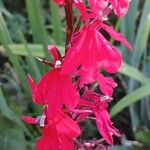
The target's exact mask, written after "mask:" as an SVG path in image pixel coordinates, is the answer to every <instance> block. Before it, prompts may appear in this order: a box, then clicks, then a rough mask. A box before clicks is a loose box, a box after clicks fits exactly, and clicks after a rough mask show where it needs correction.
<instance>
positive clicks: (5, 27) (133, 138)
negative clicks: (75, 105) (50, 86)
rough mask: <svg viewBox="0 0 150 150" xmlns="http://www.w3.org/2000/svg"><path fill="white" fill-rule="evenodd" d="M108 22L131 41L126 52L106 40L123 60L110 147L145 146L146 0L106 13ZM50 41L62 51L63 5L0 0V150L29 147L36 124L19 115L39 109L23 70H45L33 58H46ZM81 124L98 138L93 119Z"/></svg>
mask: <svg viewBox="0 0 150 150" xmlns="http://www.w3.org/2000/svg"><path fill="white" fill-rule="evenodd" d="M77 13H78V12H76V11H75V14H77ZM108 23H111V24H113V25H114V26H115V29H116V31H120V32H122V33H123V34H124V35H125V37H126V38H127V39H128V41H130V42H131V43H132V45H133V52H130V51H128V50H127V49H126V48H125V47H123V46H121V45H120V44H119V43H117V42H116V41H113V39H110V41H111V42H112V44H114V45H115V46H116V47H117V48H118V49H119V50H120V51H121V52H122V55H123V57H124V64H123V66H122V68H121V70H120V72H119V73H118V74H116V75H113V76H114V78H115V80H116V81H117V82H118V87H117V88H116V90H115V92H114V96H113V97H114V101H113V102H112V104H111V105H110V108H109V109H110V114H111V117H112V120H113V121H114V123H115V126H116V127H117V128H118V129H119V130H120V132H121V134H122V138H121V139H119V140H118V139H115V146H114V147H113V148H112V147H110V148H109V149H110V150H128V149H129V150H138V149H141V150H150V97H149V95H150V0H132V2H131V4H130V8H129V12H128V14H127V16H125V17H124V18H121V19H117V18H116V17H114V15H110V20H109V21H108ZM106 36H107V35H106ZM108 38H109V37H108ZM49 43H55V44H57V45H58V48H59V49H60V50H61V52H62V53H63V52H64V48H63V47H64V43H65V13H64V10H63V8H58V6H56V5H55V4H54V3H53V2H52V0H22V1H20V0H13V1H12V0H0V150H10V149H11V150H34V143H35V141H36V139H37V138H38V137H39V136H40V129H39V127H38V126H32V125H27V124H25V123H23V122H22V121H21V120H20V116H22V115H32V116H37V115H39V114H40V112H41V110H42V108H41V107H40V106H36V105H35V104H33V102H32V99H31V92H30V89H29V86H28V83H27V74H28V73H30V74H31V75H32V76H33V78H34V80H35V81H38V79H39V78H40V77H41V75H42V74H44V73H45V72H46V71H47V70H48V68H47V67H46V66H44V65H43V64H41V63H39V62H38V61H37V60H36V59H35V57H40V58H46V59H51V57H50V56H49V55H48V52H47V44H49ZM82 126H84V132H83V134H82V137H81V138H85V139H89V138H97V137H99V135H98V133H97V130H96V129H95V126H94V124H93V122H88V121H87V122H86V125H85V123H82Z"/></svg>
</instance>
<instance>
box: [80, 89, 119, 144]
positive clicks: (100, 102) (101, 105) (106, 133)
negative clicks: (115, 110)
mask: <svg viewBox="0 0 150 150" xmlns="http://www.w3.org/2000/svg"><path fill="white" fill-rule="evenodd" d="M111 100H112V98H111V97H109V96H102V97H101V96H100V95H99V94H97V93H95V92H93V91H89V90H88V89H87V88H86V89H85V92H84V94H83V95H82V98H81V101H80V105H83V106H84V107H85V106H86V108H87V109H90V110H92V111H93V112H94V114H95V117H96V125H97V128H98V130H99V132H100V134H101V135H102V136H103V138H104V139H105V140H106V141H107V143H108V144H111V145H112V144H113V138H112V136H113V135H115V136H117V137H120V133H119V131H118V130H117V129H116V128H115V127H114V126H113V123H112V122H111V120H110V117H109V113H108V112H107V110H106V108H107V106H108V102H110V101H111Z"/></svg>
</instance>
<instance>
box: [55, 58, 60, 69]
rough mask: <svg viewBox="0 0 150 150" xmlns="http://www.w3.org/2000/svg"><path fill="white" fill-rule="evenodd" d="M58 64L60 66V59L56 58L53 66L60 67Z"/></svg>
mask: <svg viewBox="0 0 150 150" xmlns="http://www.w3.org/2000/svg"><path fill="white" fill-rule="evenodd" d="M60 66H61V61H60V60H57V61H56V63H55V68H60Z"/></svg>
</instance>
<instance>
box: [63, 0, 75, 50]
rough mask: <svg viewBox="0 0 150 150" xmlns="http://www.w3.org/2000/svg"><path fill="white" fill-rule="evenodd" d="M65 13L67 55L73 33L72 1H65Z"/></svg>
mask: <svg viewBox="0 0 150 150" xmlns="http://www.w3.org/2000/svg"><path fill="white" fill-rule="evenodd" d="M65 13H66V47H65V53H66V52H67V49H68V47H70V41H71V36H72V32H73V28H74V27H73V24H74V21H73V6H72V1H71V0H65Z"/></svg>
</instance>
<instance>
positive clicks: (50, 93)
mask: <svg viewBox="0 0 150 150" xmlns="http://www.w3.org/2000/svg"><path fill="white" fill-rule="evenodd" d="M48 49H49V51H50V52H51V54H52V56H53V58H54V66H55V67H54V68H53V69H51V70H50V71H48V72H47V73H46V74H45V75H44V76H43V77H42V78H41V79H40V81H39V82H38V83H35V82H34V81H33V79H32V78H31V76H29V77H28V80H29V84H30V87H31V90H32V97H33V100H34V102H35V103H36V104H47V105H48V106H49V107H50V109H48V110H49V111H50V112H49V113H50V114H51V115H52V117H53V116H54V115H56V114H57V111H60V110H61V108H62V106H63V104H65V105H66V106H67V107H70V108H74V107H75V106H76V105H77V104H78V101H79V93H78V91H77V90H76V88H75V86H74V85H73V83H72V80H71V77H70V76H69V75H64V74H61V63H62V58H61V55H60V53H59V52H58V50H57V49H56V47H55V46H53V45H49V47H48Z"/></svg>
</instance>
